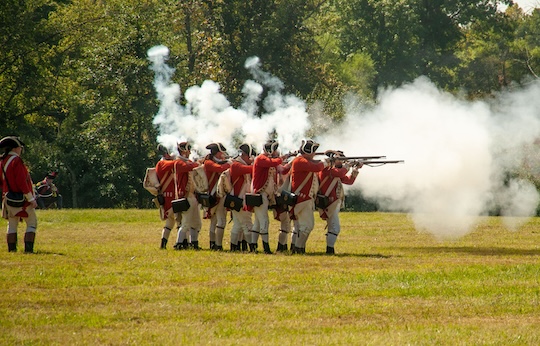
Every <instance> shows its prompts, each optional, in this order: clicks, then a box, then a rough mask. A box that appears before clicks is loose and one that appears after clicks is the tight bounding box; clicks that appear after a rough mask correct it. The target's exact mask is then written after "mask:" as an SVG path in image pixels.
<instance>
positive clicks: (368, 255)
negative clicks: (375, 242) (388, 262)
mask: <svg viewBox="0 0 540 346" xmlns="http://www.w3.org/2000/svg"><path fill="white" fill-rule="evenodd" d="M288 255H290V256H322V257H328V258H332V257H359V258H392V257H396V256H390V255H383V254H380V253H336V254H332V255H329V254H327V253H326V252H306V253H305V254H301V255H300V254H291V253H289V254H288Z"/></svg>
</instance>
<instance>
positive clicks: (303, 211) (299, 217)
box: [294, 199, 315, 248]
mask: <svg viewBox="0 0 540 346" xmlns="http://www.w3.org/2000/svg"><path fill="white" fill-rule="evenodd" d="M314 207H315V203H314V201H313V199H309V200H307V201H304V202H300V203H298V204H296V205H295V206H294V215H295V216H296V220H295V230H296V231H297V232H298V234H297V236H296V243H295V246H296V247H297V248H305V247H306V242H307V239H308V237H309V234H310V233H311V231H312V230H313V228H314V227H315V216H314V215H313V210H314Z"/></svg>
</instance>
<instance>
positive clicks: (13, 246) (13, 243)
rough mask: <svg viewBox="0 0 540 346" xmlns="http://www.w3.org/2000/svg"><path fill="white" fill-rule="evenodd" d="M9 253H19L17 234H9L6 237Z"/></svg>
mask: <svg viewBox="0 0 540 346" xmlns="http://www.w3.org/2000/svg"><path fill="white" fill-rule="evenodd" d="M6 238H7V245H8V252H17V233H8V235H7V236H6Z"/></svg>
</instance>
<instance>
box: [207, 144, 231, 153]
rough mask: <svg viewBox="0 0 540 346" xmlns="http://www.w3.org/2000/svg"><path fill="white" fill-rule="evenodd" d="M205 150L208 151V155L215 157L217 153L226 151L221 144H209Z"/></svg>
mask: <svg viewBox="0 0 540 346" xmlns="http://www.w3.org/2000/svg"><path fill="white" fill-rule="evenodd" d="M206 149H208V150H210V154H212V155H215V154H217V153H218V152H220V151H221V152H222V153H225V152H227V149H226V148H225V147H224V146H223V144H221V143H211V144H208V145H207V146H206Z"/></svg>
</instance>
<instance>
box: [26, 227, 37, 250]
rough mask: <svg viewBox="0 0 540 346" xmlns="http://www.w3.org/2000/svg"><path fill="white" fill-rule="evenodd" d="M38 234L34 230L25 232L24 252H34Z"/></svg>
mask: <svg viewBox="0 0 540 346" xmlns="http://www.w3.org/2000/svg"><path fill="white" fill-rule="evenodd" d="M35 239H36V234H35V233H34V232H26V233H25V234H24V252H25V253H34V241H35Z"/></svg>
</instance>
